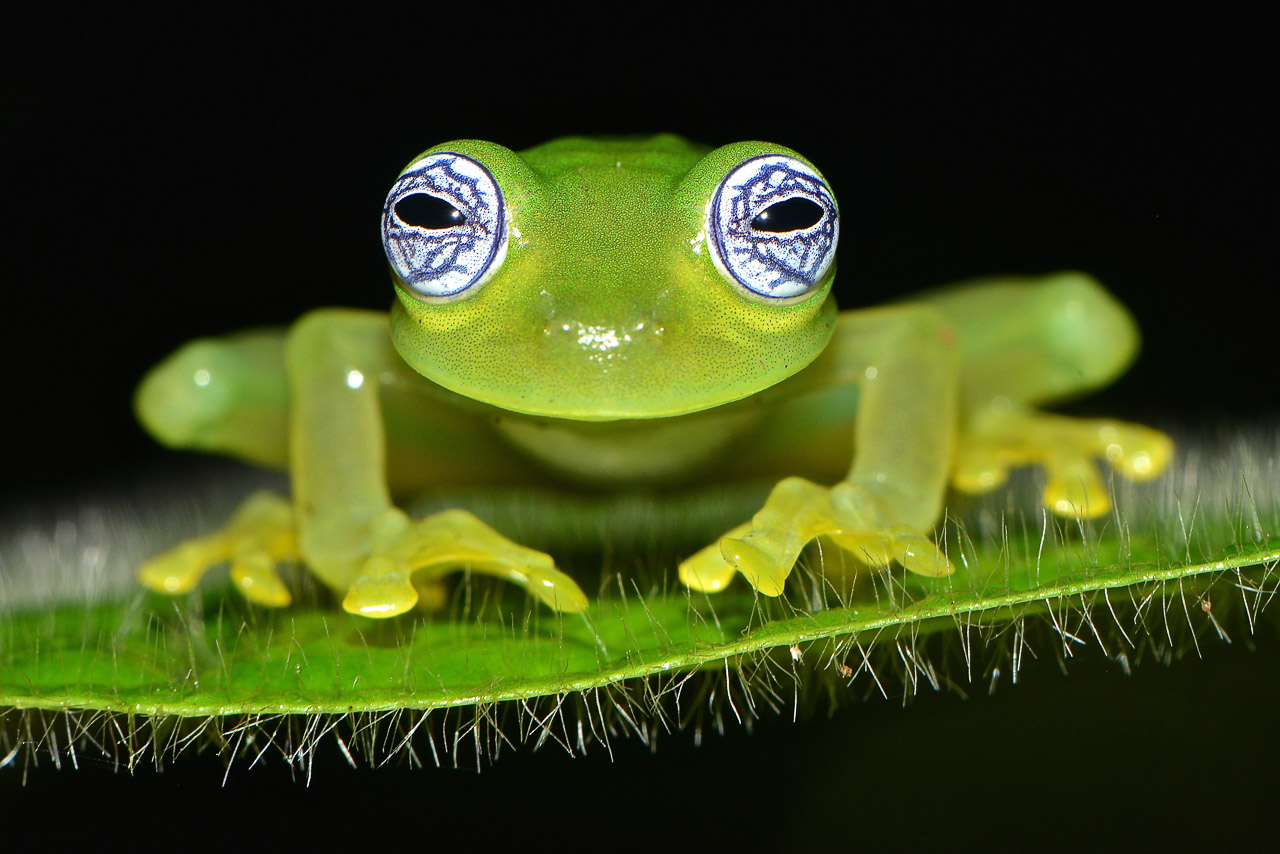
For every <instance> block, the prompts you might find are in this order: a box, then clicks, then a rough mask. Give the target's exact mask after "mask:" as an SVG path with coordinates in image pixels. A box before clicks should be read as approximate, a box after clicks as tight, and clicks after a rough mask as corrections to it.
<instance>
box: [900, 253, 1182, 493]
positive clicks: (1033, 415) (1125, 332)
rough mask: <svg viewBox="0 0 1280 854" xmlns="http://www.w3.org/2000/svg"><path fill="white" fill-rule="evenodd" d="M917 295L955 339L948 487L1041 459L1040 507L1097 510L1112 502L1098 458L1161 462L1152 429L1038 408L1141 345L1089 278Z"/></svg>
mask: <svg viewBox="0 0 1280 854" xmlns="http://www.w3.org/2000/svg"><path fill="white" fill-rule="evenodd" d="M920 299H921V301H923V302H926V303H927V304H929V305H932V306H934V307H935V308H937V309H938V310H939V311H941V312H942V313H943V315H944V316H945V317H946V318H947V320H948V321H949V322H950V323H951V325H952V326H953V327H954V328H955V329H956V332H957V334H958V335H959V338H960V342H961V353H962V360H961V365H962V367H961V405H962V416H961V419H962V429H961V432H960V440H959V443H958V444H957V447H956V460H955V466H954V469H953V473H952V484H953V485H954V486H955V488H956V489H958V490H960V491H961V492H969V493H982V492H988V491H990V490H993V489H995V488H997V487H999V486H1000V485H1001V484H1003V483H1004V482H1005V480H1006V478H1007V477H1008V471H1009V469H1011V468H1016V467H1019V466H1039V467H1041V468H1042V469H1044V471H1045V474H1046V480H1045V487H1044V496H1043V497H1044V504H1045V506H1046V507H1048V508H1049V509H1050V510H1052V511H1053V512H1054V513H1056V514H1057V515H1060V516H1064V517H1068V518H1070V517H1077V516H1079V517H1083V518H1096V517H1098V516H1102V515H1104V514H1105V513H1107V512H1108V511H1109V510H1110V509H1111V498H1110V495H1109V493H1108V490H1107V487H1106V484H1105V483H1104V482H1103V479H1102V477H1101V475H1100V473H1099V470H1098V466H1097V463H1096V460H1098V459H1105V460H1106V461H1107V462H1108V463H1109V464H1110V465H1111V467H1112V468H1113V469H1114V470H1115V471H1116V473H1117V474H1119V475H1120V476H1122V477H1124V478H1127V479H1129V480H1139V481H1141V480H1150V479H1152V478H1154V477H1156V476H1158V475H1159V474H1160V473H1161V472H1162V471H1163V470H1164V469H1165V467H1166V466H1167V465H1168V463H1169V461H1170V459H1171V458H1172V455H1173V443H1172V442H1171V441H1170V439H1169V437H1168V436H1166V435H1165V434H1163V433H1161V432H1160V431H1158V430H1153V429H1151V428H1149V427H1144V426H1142V425H1140V424H1130V423H1126V422H1123V421H1115V420H1110V419H1077V418H1068V417H1065V416H1060V415H1051V414H1047V413H1043V412H1039V411H1038V410H1036V409H1035V408H1034V407H1035V406H1037V405H1040V404H1044V403H1052V402H1054V401H1057V400H1062V399H1064V398H1069V397H1074V396H1078V395H1080V394H1082V393H1085V392H1088V391H1091V390H1093V389H1096V388H1099V387H1101V386H1104V385H1107V384H1108V383H1110V382H1111V381H1112V380H1114V379H1115V378H1116V377H1117V376H1118V375H1119V374H1120V373H1122V372H1123V371H1124V370H1125V368H1127V367H1128V366H1129V364H1130V362H1132V361H1133V358H1134V356H1135V355H1136V353H1137V349H1138V330H1137V326H1136V325H1135V324H1134V322H1133V319H1132V318H1131V317H1130V316H1129V313H1128V312H1127V311H1126V310H1125V308H1124V306H1122V305H1121V304H1120V303H1119V302H1117V301H1116V300H1115V298H1113V297H1112V296H1111V295H1110V294H1109V293H1107V291H1106V290H1105V289H1104V288H1103V287H1102V286H1101V285H1099V284H1098V283H1097V282H1096V281H1095V280H1093V279H1092V278H1090V277H1089V276H1086V275H1084V274H1082V273H1075V272H1067V273H1058V274H1054V275H1050V276H1044V277H1039V278H1025V279H1022V278H1005V279H994V280H988V281H983V282H971V283H968V284H965V285H958V286H952V287H950V288H947V289H944V290H940V291H936V292H934V293H931V294H925V295H923V296H922V297H920Z"/></svg>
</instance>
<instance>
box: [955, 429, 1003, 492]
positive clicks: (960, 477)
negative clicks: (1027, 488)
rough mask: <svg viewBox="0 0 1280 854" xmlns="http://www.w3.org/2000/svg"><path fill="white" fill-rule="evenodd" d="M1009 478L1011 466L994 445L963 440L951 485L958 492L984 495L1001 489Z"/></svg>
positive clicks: (960, 444) (957, 454) (958, 449)
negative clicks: (1001, 458) (1004, 460)
mask: <svg viewBox="0 0 1280 854" xmlns="http://www.w3.org/2000/svg"><path fill="white" fill-rule="evenodd" d="M1008 479H1009V467H1008V465H1006V464H1005V463H1004V462H1002V461H1001V460H1000V455H999V453H998V452H997V450H996V449H995V448H993V447H992V446H990V445H988V444H985V443H980V442H975V441H972V440H969V441H966V440H964V439H962V440H961V442H960V443H959V446H958V447H957V448H956V462H955V466H954V467H953V468H952V471H951V485H952V486H953V487H955V489H956V490H957V491H958V492H963V493H966V494H968V495H982V494H983V493H987V492H991V491H992V490H995V489H999V488H1000V487H1001V486H1003V485H1004V483H1005V481H1007V480H1008Z"/></svg>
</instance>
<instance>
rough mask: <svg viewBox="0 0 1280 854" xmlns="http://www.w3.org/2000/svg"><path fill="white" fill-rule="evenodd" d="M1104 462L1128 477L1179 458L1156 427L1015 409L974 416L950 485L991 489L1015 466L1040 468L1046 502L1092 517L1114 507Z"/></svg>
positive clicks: (1147, 475) (1148, 473) (1152, 472)
mask: <svg viewBox="0 0 1280 854" xmlns="http://www.w3.org/2000/svg"><path fill="white" fill-rule="evenodd" d="M1099 457H1101V458H1103V459H1105V460H1106V461H1107V462H1108V463H1109V464H1110V465H1111V468H1113V469H1114V470H1115V471H1116V473H1118V474H1119V475H1121V476H1122V477H1125V478H1128V479H1129V480H1137V481H1143V480H1151V479H1153V478H1155V477H1157V476H1159V475H1160V473H1161V472H1162V471H1164V469H1165V467H1166V466H1168V464H1169V461H1170V459H1172V457H1173V441H1172V440H1171V439H1170V438H1169V437H1168V436H1166V435H1165V434H1164V433H1161V432H1160V431H1159V430H1153V429H1152V428H1150V427H1144V426H1142V425H1140V424H1130V423H1127V422H1124V421H1111V420H1106V419H1080V418H1068V417H1065V416H1061V415H1046V414H1044V413H1041V412H1035V411H1031V410H1021V409H1013V410H1011V411H1009V412H1006V413H999V414H985V415H983V416H982V417H981V418H977V419H974V421H973V422H972V423H971V424H970V425H969V429H967V430H965V431H964V433H963V435H961V437H960V440H959V442H958V443H957V445H956V462H955V467H954V469H953V470H952V475H951V482H952V485H953V486H955V488H956V489H957V490H959V491H961V492H968V493H973V494H978V493H984V492H990V491H991V490H993V489H995V488H996V487H998V486H1000V485H1001V484H1003V483H1004V482H1005V480H1006V478H1008V476H1009V469H1010V468H1013V467H1017V466H1029V465H1038V466H1041V467H1043V468H1044V470H1045V474H1046V475H1048V483H1047V484H1046V486H1045V489H1044V503H1045V505H1046V506H1047V507H1049V509H1051V510H1052V511H1053V512H1054V513H1055V514H1057V515H1059V516H1065V517H1068V518H1075V517H1081V518H1085V519H1094V518H1097V517H1098V516H1102V515H1103V514H1105V513H1107V512H1108V511H1109V510H1110V509H1111V497H1110V495H1109V494H1108V492H1107V487H1106V484H1105V483H1104V482H1103V479H1102V476H1101V474H1100V473H1099V472H1098V467H1097V465H1096V464H1095V463H1094V460H1096V459H1097V458H1099Z"/></svg>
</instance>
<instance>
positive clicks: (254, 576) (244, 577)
mask: <svg viewBox="0 0 1280 854" xmlns="http://www.w3.org/2000/svg"><path fill="white" fill-rule="evenodd" d="M298 558H299V556H298V545H297V537H296V536H295V533H294V527H293V510H292V508H291V507H290V506H289V502H288V501H287V500H286V499H284V498H283V497H281V496H279V495H276V494H274V493H270V492H259V493H256V494H254V495H252V496H250V497H249V498H248V499H247V500H246V501H245V502H244V503H243V504H241V505H240V508H239V509H238V510H237V511H236V512H235V515H233V516H232V517H231V520H230V521H229V522H228V523H227V526H226V527H225V528H223V529H222V530H221V531H218V532H217V533H215V534H210V535H208V536H205V537H199V538H197V539H194V540H189V541H187V542H185V543H182V544H181V545H179V546H177V547H176V548H173V549H170V550H169V551H167V552H165V553H164V554H160V555H157V556H156V557H153V558H151V559H150V560H148V561H146V562H145V563H143V564H142V566H141V567H140V568H139V570H138V580H139V581H140V582H141V583H142V584H143V585H144V586H146V587H149V588H150V589H152V590H154V591H156V592H157V593H166V594H169V595H178V594H181V593H187V592H189V591H191V590H194V589H195V587H196V585H198V584H199V583H200V579H201V578H202V577H203V576H204V574H205V573H206V572H208V571H209V570H210V569H212V568H213V567H215V566H219V565H221V564H225V563H230V564H231V580H232V583H234V584H235V586H236V589H237V590H239V591H240V592H241V593H242V594H243V595H244V597H245V598H246V599H248V600H249V601H250V602H253V603H254V604H255V605H262V606H265V607H268V608H279V607H283V606H285V605H288V604H289V603H290V602H291V601H292V596H290V594H289V590H288V588H287V587H285V585H284V582H282V581H281V580H280V578H279V576H278V575H277V574H276V567H277V566H278V565H279V564H281V563H287V562H296V561H297V560H298Z"/></svg>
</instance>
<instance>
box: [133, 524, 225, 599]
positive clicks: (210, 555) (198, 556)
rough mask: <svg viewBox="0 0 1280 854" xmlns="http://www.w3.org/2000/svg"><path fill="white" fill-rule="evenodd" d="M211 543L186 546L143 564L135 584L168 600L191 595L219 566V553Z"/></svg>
mask: <svg viewBox="0 0 1280 854" xmlns="http://www.w3.org/2000/svg"><path fill="white" fill-rule="evenodd" d="M210 539H211V538H208V537H204V538H201V539H198V540H191V541H189V542H185V543H183V544H182V545H180V546H178V547H176V548H173V549H170V550H169V551H167V552H164V553H163V554H159V555H156V556H155V557H153V558H151V559H149V560H147V561H145V562H144V563H143V564H142V566H141V567H139V568H138V581H140V582H141V583H142V584H143V586H145V587H148V588H150V589H151V590H154V591H155V592H157V593H166V594H168V595H170V596H177V595H179V594H182V593H189V592H191V591H192V590H194V589H195V588H196V585H197V584H199V583H200V579H201V578H202V577H204V574H205V573H206V572H208V571H209V569H210V568H212V567H213V566H216V565H217V564H218V563H221V562H222V560H220V559H219V557H218V554H217V553H218V551H220V549H218V548H217V547H216V545H215V544H213V543H211V542H209V540H210ZM224 559H225V558H224Z"/></svg>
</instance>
